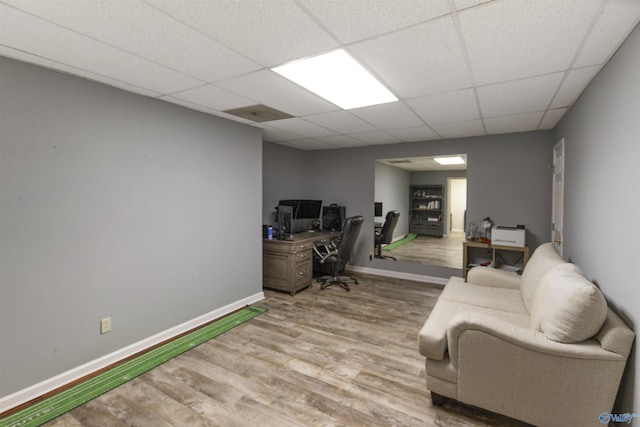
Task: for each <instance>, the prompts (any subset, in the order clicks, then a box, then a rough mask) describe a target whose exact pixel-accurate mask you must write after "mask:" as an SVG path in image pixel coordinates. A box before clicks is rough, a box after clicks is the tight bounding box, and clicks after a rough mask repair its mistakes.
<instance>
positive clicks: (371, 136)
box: [349, 131, 402, 145]
mask: <svg viewBox="0 0 640 427" xmlns="http://www.w3.org/2000/svg"><path fill="white" fill-rule="evenodd" d="M349 136H350V137H352V138H355V139H357V140H359V141H362V142H366V143H367V144H371V145H380V144H395V143H398V142H402V141H401V140H400V139H398V138H396V137H395V136H392V135H390V134H388V133H387V132H382V131H376V132H364V133H355V134H351V135H349Z"/></svg>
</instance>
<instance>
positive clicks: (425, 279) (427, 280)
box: [347, 265, 449, 285]
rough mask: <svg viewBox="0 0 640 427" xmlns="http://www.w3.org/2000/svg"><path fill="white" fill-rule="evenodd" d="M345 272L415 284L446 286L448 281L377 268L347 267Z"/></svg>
mask: <svg viewBox="0 0 640 427" xmlns="http://www.w3.org/2000/svg"><path fill="white" fill-rule="evenodd" d="M347 270H350V271H355V272H356V273H365V274H372V275H374V276H385V277H393V278H396V279H405V280H414V281H416V282H425V283H436V284H438V285H446V284H447V282H448V281H449V279H445V278H443V277H434V276H425V275H423V274H414V273H403V272H401V271H391V270H382V269H379V268H370V267H359V266H357V265H347Z"/></svg>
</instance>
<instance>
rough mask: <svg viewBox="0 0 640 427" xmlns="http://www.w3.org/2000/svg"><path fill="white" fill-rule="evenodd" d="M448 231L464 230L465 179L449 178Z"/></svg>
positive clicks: (465, 206) (465, 205) (465, 208)
mask: <svg viewBox="0 0 640 427" xmlns="http://www.w3.org/2000/svg"><path fill="white" fill-rule="evenodd" d="M448 180H449V218H450V221H449V231H453V232H464V213H465V212H466V210H467V179H466V178H449V179H448Z"/></svg>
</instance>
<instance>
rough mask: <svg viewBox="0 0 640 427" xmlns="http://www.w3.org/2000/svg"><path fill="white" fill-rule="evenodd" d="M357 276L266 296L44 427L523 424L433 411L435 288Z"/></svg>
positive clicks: (458, 409)
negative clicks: (232, 324) (200, 340)
mask: <svg viewBox="0 0 640 427" xmlns="http://www.w3.org/2000/svg"><path fill="white" fill-rule="evenodd" d="M359 277H360V278H361V280H360V285H358V286H352V290H351V292H346V291H345V290H343V289H341V288H339V287H330V288H328V289H326V290H324V291H321V290H320V289H319V286H318V285H317V284H315V283H314V285H313V286H312V288H310V289H306V290H304V291H302V292H300V293H298V294H296V295H295V296H294V297H291V296H290V295H289V294H285V293H277V292H273V291H265V295H266V299H265V300H264V301H261V302H259V303H257V304H256V305H258V306H262V307H265V308H267V309H268V310H269V311H268V312H266V313H265V314H262V315H260V316H258V317H256V318H255V319H253V320H250V321H249V322H247V323H244V324H242V325H240V326H238V327H236V328H234V329H232V330H231V331H229V332H227V333H225V334H223V335H221V336H219V337H217V338H215V339H213V340H211V341H209V342H207V343H205V344H202V345H200V346H199V347H196V348H194V349H193V350H190V351H188V352H186V353H184V354H182V355H180V356H178V357H176V358H174V359H172V360H170V361H169V362H167V363H165V364H163V365H161V366H159V367H157V368H155V369H153V370H151V371H149V372H148V373H146V374H144V375H142V376H140V377H138V378H136V379H134V380H132V381H130V382H128V383H126V384H124V385H122V386H120V387H118V388H117V389H114V390H112V391H110V392H108V393H106V394H104V395H102V396H100V397H98V398H97V399H95V400H93V401H91V402H88V403H86V404H85V405H83V406H80V407H78V408H76V409H74V410H73V411H71V412H69V413H67V414H65V415H63V416H61V417H59V418H57V419H55V420H53V421H51V422H50V423H48V424H47V425H48V426H49V427H52V426H71V427H74V426H75V427H93V426H96V427H105V426H109V427H111V426H154V427H156V426H242V427H245V426H265V427H268V426H277V427H281V426H367V427H372V426H483V425H501V426H502V425H504V426H523V425H524V424H521V423H518V422H517V421H514V420H511V419H508V418H505V417H501V416H499V415H497V414H493V413H489V412H486V411H482V410H479V409H474V408H469V407H466V406H463V405H460V404H456V403H452V402H448V403H446V404H445V405H444V406H443V407H434V406H432V404H431V399H430V397H429V394H428V392H427V390H426V389H425V384H424V381H425V372H424V358H423V357H422V356H421V355H420V354H419V353H418V350H417V334H418V331H419V329H420V328H421V326H422V324H423V323H424V321H425V320H426V318H427V317H428V315H429V313H430V311H431V309H432V308H433V305H434V303H435V300H436V298H437V296H438V295H439V294H440V292H441V289H442V287H441V286H440V285H431V284H425V283H416V282H410V281H403V280H397V279H386V278H381V277H376V276H366V275H359Z"/></svg>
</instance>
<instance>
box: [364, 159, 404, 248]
mask: <svg viewBox="0 0 640 427" xmlns="http://www.w3.org/2000/svg"><path fill="white" fill-rule="evenodd" d="M374 174H375V176H374V180H375V184H374V191H375V196H374V198H375V201H376V202H382V209H383V212H382V217H381V218H376V220H378V221H380V222H383V223H384V216H385V215H386V214H387V212H389V211H396V210H397V211H400V218H399V219H398V224H397V225H396V228H395V230H394V231H393V237H394V238H396V237H401V236H404V235H406V234H407V233H408V232H409V183H410V181H411V173H410V172H409V171H406V170H403V169H400V168H396V167H393V166H390V165H387V164H384V163H380V162H376V163H375V172H374ZM371 209H373V206H372V207H371Z"/></svg>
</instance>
